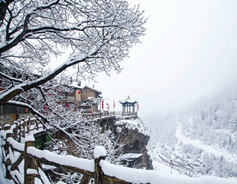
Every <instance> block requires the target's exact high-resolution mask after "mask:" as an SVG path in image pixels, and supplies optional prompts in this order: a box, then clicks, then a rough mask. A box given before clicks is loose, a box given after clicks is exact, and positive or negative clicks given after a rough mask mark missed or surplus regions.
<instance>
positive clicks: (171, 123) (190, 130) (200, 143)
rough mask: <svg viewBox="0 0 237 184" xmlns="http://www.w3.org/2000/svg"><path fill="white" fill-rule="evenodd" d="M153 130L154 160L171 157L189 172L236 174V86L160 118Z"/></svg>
mask: <svg viewBox="0 0 237 184" xmlns="http://www.w3.org/2000/svg"><path fill="white" fill-rule="evenodd" d="M154 124H155V122H154ZM150 134H151V141H150V148H149V149H150V151H153V152H156V153H157V154H156V155H155V156H154V154H153V159H154V160H158V161H160V162H164V161H167V163H168V161H169V159H172V160H173V161H174V163H175V166H176V169H180V171H181V172H184V173H186V174H188V175H201V174H203V175H205V174H208V175H215V176H220V177H237V153H236V150H237V88H236V87H231V88H228V89H226V90H225V91H224V92H222V93H220V94H219V95H216V96H213V97H209V98H203V99H201V100H200V101H198V102H197V103H196V104H193V105H191V106H190V107H189V108H187V109H185V110H183V111H182V112H180V113H179V114H178V115H172V116H169V117H167V118H165V119H164V120H162V121H159V122H157V126H156V127H155V128H152V129H150ZM152 145H153V146H152ZM181 166H182V167H181Z"/></svg>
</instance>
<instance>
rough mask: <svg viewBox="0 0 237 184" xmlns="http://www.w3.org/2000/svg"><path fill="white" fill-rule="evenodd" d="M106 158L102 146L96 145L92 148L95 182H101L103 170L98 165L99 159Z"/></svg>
mask: <svg viewBox="0 0 237 184" xmlns="http://www.w3.org/2000/svg"><path fill="white" fill-rule="evenodd" d="M105 158H106V150H105V148H104V147H103V146H96V147H95V149H94V159H95V160H94V166H95V172H94V181H95V184H103V180H104V172H103V170H102V169H101V167H100V161H101V160H104V159H105Z"/></svg>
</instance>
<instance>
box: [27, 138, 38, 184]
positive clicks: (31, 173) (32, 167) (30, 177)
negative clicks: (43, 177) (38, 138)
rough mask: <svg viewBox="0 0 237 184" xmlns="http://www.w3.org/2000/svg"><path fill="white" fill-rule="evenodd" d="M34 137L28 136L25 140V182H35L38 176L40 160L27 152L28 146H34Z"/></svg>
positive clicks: (29, 183)
mask: <svg viewBox="0 0 237 184" xmlns="http://www.w3.org/2000/svg"><path fill="white" fill-rule="evenodd" d="M34 143H35V141H34V138H33V137H29V138H28V137H27V138H26V142H25V165H24V184H34V181H35V177H37V176H38V162H37V161H36V160H35V159H33V158H31V157H30V156H29V155H28V154H27V148H28V147H29V146H34Z"/></svg>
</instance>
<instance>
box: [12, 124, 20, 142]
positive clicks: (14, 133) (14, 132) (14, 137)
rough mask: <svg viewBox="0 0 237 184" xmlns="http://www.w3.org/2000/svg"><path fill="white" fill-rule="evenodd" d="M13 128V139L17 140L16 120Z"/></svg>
mask: <svg viewBox="0 0 237 184" xmlns="http://www.w3.org/2000/svg"><path fill="white" fill-rule="evenodd" d="M14 124H15V128H14V129H13V139H14V140H16V141H17V132H18V125H19V123H18V121H14Z"/></svg>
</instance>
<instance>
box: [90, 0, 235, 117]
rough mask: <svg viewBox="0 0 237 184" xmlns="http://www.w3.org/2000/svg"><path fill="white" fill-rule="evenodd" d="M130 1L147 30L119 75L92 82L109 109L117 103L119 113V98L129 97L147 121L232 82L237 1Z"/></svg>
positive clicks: (102, 76)
mask: <svg viewBox="0 0 237 184" xmlns="http://www.w3.org/2000/svg"><path fill="white" fill-rule="evenodd" d="M129 2H130V3H131V4H139V3H140V9H143V10H145V16H146V17H148V22H147V24H146V27H147V31H146V35H145V36H144V37H142V38H141V41H142V44H137V45H135V46H134V47H133V48H132V49H131V51H130V58H126V59H125V60H124V61H123V62H122V67H123V68H124V70H123V71H122V73H120V74H117V73H112V74H111V77H108V76H106V75H105V74H101V75H99V77H97V78H96V80H97V81H98V83H96V84H95V88H96V89H99V90H101V91H102V92H103V97H104V98H109V99H107V100H106V102H107V103H109V104H110V109H112V103H113V100H115V103H116V110H121V105H120V104H119V100H124V99H125V98H127V96H128V95H130V98H131V99H134V100H137V101H138V102H139V104H140V111H139V116H141V118H142V119H146V117H147V116H149V115H152V116H157V115H159V114H162V113H164V112H167V111H172V110H181V109H183V107H186V106H187V105H189V104H191V103H193V102H195V101H197V100H198V99H199V98H202V97H205V96H209V95H211V94H213V93H216V92H218V91H220V89H222V88H224V87H226V85H229V84H231V83H233V82H234V81H236V79H237V72H236V70H237V62H236V58H237V1H236V0H232V1H231V0H222V1H218V0H215V1H211V0H208V1H207V0H204V1H201V0H197V1H194V0H191V1H190V0H184V1H182V0H179V1H177V0H163V1H154V0H129ZM89 85H91V86H92V85H93V84H92V83H90V84H89Z"/></svg>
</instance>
